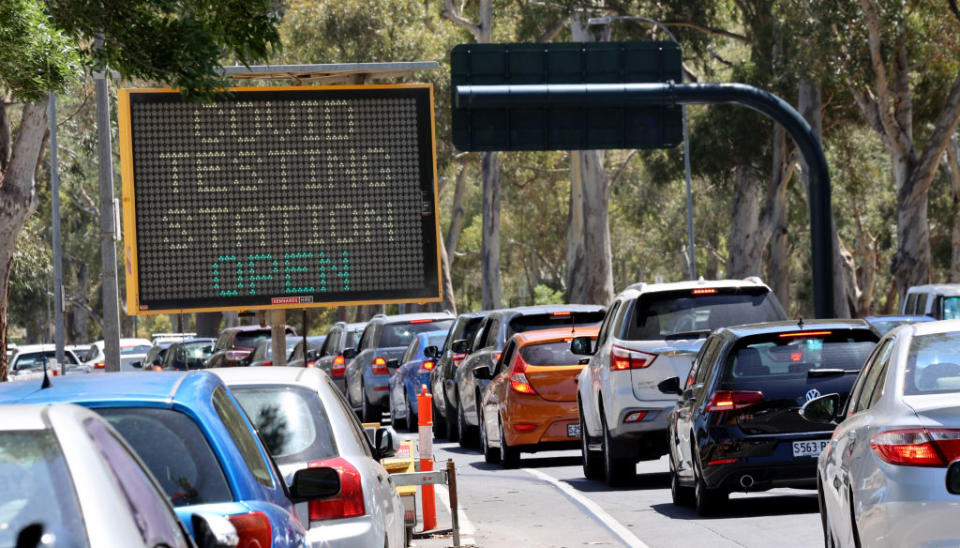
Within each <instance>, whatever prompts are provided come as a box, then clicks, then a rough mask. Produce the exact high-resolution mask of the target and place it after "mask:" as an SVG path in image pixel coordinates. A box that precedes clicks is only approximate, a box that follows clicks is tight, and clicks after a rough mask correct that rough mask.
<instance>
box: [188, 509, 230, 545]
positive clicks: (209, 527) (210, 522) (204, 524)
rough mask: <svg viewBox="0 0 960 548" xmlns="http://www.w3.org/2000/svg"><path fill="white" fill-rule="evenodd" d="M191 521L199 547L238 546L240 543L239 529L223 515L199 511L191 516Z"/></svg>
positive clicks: (194, 537) (194, 538)
mask: <svg viewBox="0 0 960 548" xmlns="http://www.w3.org/2000/svg"><path fill="white" fill-rule="evenodd" d="M190 523H191V524H192V525H193V540H194V541H195V542H196V543H197V546H198V548H236V546H237V545H238V544H240V536H239V535H237V529H236V528H235V527H234V526H233V524H232V523H230V520H228V519H227V518H225V517H223V516H221V515H218V514H208V513H205V512H197V513H196V514H193V515H192V516H190Z"/></svg>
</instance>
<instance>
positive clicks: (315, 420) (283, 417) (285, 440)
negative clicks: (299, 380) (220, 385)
mask: <svg viewBox="0 0 960 548" xmlns="http://www.w3.org/2000/svg"><path fill="white" fill-rule="evenodd" d="M230 391H231V392H233V395H234V396H236V397H237V400H238V401H239V402H240V407H242V408H243V410H244V411H245V412H246V413H247V416H248V417H250V420H251V421H253V424H254V426H256V427H257V430H258V431H259V432H260V437H261V438H262V439H263V443H264V445H266V446H267V450H268V451H269V452H270V455H271V456H273V458H274V459H275V460H276V461H277V462H278V463H279V464H287V463H295V462H304V463H306V462H307V461H314V460H323V459H327V458H331V457H335V456H337V446H336V443H335V442H334V439H333V432H332V431H331V430H330V421H329V419H328V418H327V412H326V411H325V410H324V408H323V404H322V403H321V402H320V397H319V396H318V395H317V393H316V392H311V391H310V390H307V389H306V388H300V387H296V386H283V385H276V386H231V387H230Z"/></svg>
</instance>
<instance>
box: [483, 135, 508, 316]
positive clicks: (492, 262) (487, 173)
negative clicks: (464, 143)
mask: <svg viewBox="0 0 960 548" xmlns="http://www.w3.org/2000/svg"><path fill="white" fill-rule="evenodd" d="M480 164H481V173H482V174H483V185H482V186H483V205H482V207H483V227H482V231H481V241H480V275H481V280H482V281H481V285H482V288H481V291H480V303H481V307H482V308H483V310H491V309H494V308H500V306H501V303H502V302H503V297H502V293H501V289H500V156H499V154H498V153H496V152H484V153H483V155H482V157H481V160H480Z"/></svg>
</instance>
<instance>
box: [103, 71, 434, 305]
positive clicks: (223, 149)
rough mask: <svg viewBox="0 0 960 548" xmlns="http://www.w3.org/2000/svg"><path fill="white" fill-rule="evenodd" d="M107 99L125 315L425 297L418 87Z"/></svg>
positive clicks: (430, 252) (427, 193)
mask: <svg viewBox="0 0 960 548" xmlns="http://www.w3.org/2000/svg"><path fill="white" fill-rule="evenodd" d="M118 99H119V101H118V102H119V121H120V148H121V164H122V168H123V213H124V241H125V243H124V250H125V268H126V280H127V311H128V313H131V314H132V313H139V314H152V313H160V312H168V313H169V312H177V311H205V310H253V309H271V308H304V307H310V306H334V305H347V304H364V303H372V302H377V303H382V302H434V301H438V300H439V299H440V282H439V279H440V261H439V253H438V250H439V247H438V241H439V238H438V222H437V211H436V210H437V190H436V188H437V187H436V159H435V148H434V129H433V128H434V121H433V89H432V87H431V86H429V85H419V84H412V85H395V86H328V87H317V86H314V87H286V88H277V87H273V88H234V89H230V90H225V92H223V93H221V94H218V95H216V96H215V97H214V98H213V99H212V100H210V101H207V102H199V103H194V102H189V101H185V100H184V99H183V98H182V97H181V95H180V94H179V93H177V92H176V91H173V90H155V89H146V90H120V91H119V97H118Z"/></svg>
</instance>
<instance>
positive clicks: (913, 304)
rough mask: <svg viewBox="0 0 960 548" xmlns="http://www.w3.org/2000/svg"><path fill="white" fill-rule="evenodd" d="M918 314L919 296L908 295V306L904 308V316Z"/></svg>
mask: <svg viewBox="0 0 960 548" xmlns="http://www.w3.org/2000/svg"><path fill="white" fill-rule="evenodd" d="M916 313H917V294H916V293H911V294H909V295H907V306H906V307H905V308H904V314H916Z"/></svg>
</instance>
